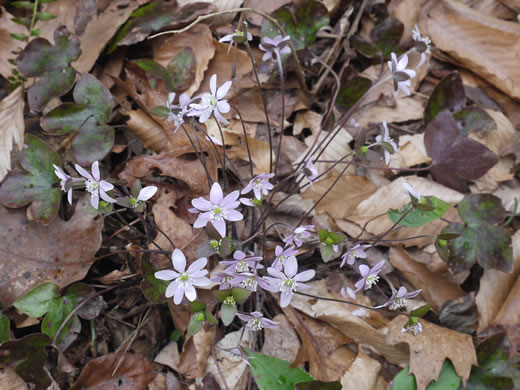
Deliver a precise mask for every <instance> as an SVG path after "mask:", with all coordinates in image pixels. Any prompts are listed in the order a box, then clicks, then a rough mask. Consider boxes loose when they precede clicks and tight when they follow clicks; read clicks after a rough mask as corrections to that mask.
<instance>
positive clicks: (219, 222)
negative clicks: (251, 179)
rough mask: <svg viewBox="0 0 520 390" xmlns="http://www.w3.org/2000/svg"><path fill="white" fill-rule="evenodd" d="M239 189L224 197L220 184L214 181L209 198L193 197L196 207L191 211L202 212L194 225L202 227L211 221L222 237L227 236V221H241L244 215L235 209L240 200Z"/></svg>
mask: <svg viewBox="0 0 520 390" xmlns="http://www.w3.org/2000/svg"><path fill="white" fill-rule="evenodd" d="M239 195H240V192H239V191H233V192H231V193H229V194H227V195H226V197H224V194H223V192H222V188H221V187H220V184H218V183H213V186H211V191H210V193H209V200H207V199H204V198H203V197H200V198H196V199H193V200H192V201H191V204H192V205H193V207H194V208H192V209H189V210H188V211H189V212H191V213H201V214H200V215H199V217H198V218H197V220H196V221H195V223H194V224H193V227H195V228H202V227H204V226H206V225H207V224H208V222H209V223H211V224H212V225H213V226H214V227H215V229H216V230H217V232H218V233H219V234H220V235H221V237H225V236H226V221H233V222H235V221H241V220H242V219H243V218H244V216H243V215H242V213H240V212H239V211H237V210H235V209H236V208H237V207H238V206H239V205H240V202H239V201H238V200H237V199H238V197H239Z"/></svg>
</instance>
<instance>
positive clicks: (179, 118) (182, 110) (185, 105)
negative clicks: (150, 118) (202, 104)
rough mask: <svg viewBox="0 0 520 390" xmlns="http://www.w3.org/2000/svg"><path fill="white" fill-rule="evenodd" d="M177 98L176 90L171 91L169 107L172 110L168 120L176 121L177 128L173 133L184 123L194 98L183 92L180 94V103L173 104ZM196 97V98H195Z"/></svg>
mask: <svg viewBox="0 0 520 390" xmlns="http://www.w3.org/2000/svg"><path fill="white" fill-rule="evenodd" d="M174 99H175V92H170V93H169V94H168V101H167V104H166V105H167V107H168V109H169V110H170V114H169V115H168V121H169V122H174V123H175V126H176V127H175V130H174V131H173V133H174V134H175V133H176V132H177V130H179V127H181V126H182V124H183V123H184V117H185V116H187V115H188V113H189V112H190V108H189V105H190V103H191V102H192V101H193V100H194V99H193V100H192V99H190V97H189V96H188V95H186V94H185V93H183V94H182V95H181V96H179V104H173V100H174ZM195 99H196V98H195Z"/></svg>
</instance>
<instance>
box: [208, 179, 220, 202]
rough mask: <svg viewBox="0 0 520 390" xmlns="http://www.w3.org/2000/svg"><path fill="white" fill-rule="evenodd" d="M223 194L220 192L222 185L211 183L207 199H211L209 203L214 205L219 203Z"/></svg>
mask: <svg viewBox="0 0 520 390" xmlns="http://www.w3.org/2000/svg"><path fill="white" fill-rule="evenodd" d="M223 196H224V194H223V193H222V187H220V184H218V183H213V185H212V186H211V191H210V193H209V199H210V200H211V203H212V204H214V205H220V202H222V198H223Z"/></svg>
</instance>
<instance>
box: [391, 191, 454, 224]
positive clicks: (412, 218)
mask: <svg viewBox="0 0 520 390" xmlns="http://www.w3.org/2000/svg"><path fill="white" fill-rule="evenodd" d="M426 198H427V199H428V200H429V203H431V205H432V207H433V210H430V211H424V210H420V209H418V208H414V209H413V210H411V211H409V210H410V207H412V205H411V204H410V203H408V204H407V205H406V206H404V207H403V208H402V209H401V210H400V211H399V210H397V209H390V210H388V213H387V215H388V218H389V219H390V220H391V221H392V222H393V223H396V222H397V221H399V219H400V218H402V217H403V215H405V214H406V216H405V217H404V218H403V219H402V220H401V221H400V222H399V224H400V225H402V226H406V227H410V228H415V227H419V226H423V225H425V224H427V223H429V222H432V221H435V220H437V219H439V218H441V217H442V216H443V215H444V214H445V213H446V211H448V209H449V208H450V205H449V204H448V203H446V202H444V201H443V200H441V199H439V198H436V197H435V196H428V197H426Z"/></svg>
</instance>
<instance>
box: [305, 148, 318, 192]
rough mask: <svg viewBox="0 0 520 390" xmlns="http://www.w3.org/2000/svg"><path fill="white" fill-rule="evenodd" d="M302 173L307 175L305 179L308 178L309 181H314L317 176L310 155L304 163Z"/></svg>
mask: <svg viewBox="0 0 520 390" xmlns="http://www.w3.org/2000/svg"><path fill="white" fill-rule="evenodd" d="M303 173H304V174H305V176H307V179H308V180H309V183H311V185H312V183H313V182H314V180H315V179H316V178H317V177H318V170H317V169H316V167H315V166H314V164H313V163H312V155H311V156H310V157H309V159H308V160H307V162H306V163H305V168H303Z"/></svg>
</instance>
